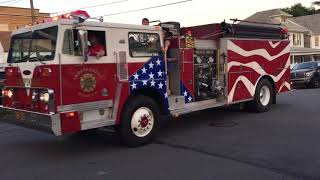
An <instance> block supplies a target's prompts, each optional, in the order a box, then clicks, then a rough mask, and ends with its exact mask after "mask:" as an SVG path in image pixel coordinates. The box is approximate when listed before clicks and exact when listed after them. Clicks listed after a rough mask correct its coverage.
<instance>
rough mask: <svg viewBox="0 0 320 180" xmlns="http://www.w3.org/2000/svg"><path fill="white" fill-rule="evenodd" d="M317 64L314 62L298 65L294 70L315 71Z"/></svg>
mask: <svg viewBox="0 0 320 180" xmlns="http://www.w3.org/2000/svg"><path fill="white" fill-rule="evenodd" d="M314 68H315V64H314V63H313V62H310V63H301V64H297V65H295V66H294V68H293V70H298V69H314Z"/></svg>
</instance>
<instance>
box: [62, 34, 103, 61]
mask: <svg viewBox="0 0 320 180" xmlns="http://www.w3.org/2000/svg"><path fill="white" fill-rule="evenodd" d="M88 45H89V52H88V55H89V56H95V54H96V53H97V52H103V53H102V56H106V55H107V49H106V33H105V31H90V30H89V31H88ZM62 53H63V54H69V55H73V56H81V50H80V47H79V40H78V30H77V29H68V30H66V31H65V32H64V38H63V47H62Z"/></svg>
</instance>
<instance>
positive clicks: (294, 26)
mask: <svg viewBox="0 0 320 180" xmlns="http://www.w3.org/2000/svg"><path fill="white" fill-rule="evenodd" d="M277 16H284V17H288V18H290V17H292V15H291V14H288V13H286V12H284V11H282V10H281V9H271V10H267V11H261V12H257V13H255V14H254V15H252V16H250V17H248V18H247V19H245V20H246V21H251V22H260V23H269V24H275V25H277V24H280V22H279V21H277V20H276V19H273V17H277ZM281 26H283V27H286V28H288V30H289V31H297V32H308V31H310V30H309V29H307V28H305V27H303V26H301V25H299V24H298V23H296V22H293V21H292V20H291V18H290V19H288V21H287V22H286V23H282V24H281Z"/></svg>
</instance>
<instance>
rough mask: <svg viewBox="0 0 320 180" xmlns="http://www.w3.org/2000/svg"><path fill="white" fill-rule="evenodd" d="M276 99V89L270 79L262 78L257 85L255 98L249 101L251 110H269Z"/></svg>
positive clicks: (260, 111)
mask: <svg viewBox="0 0 320 180" xmlns="http://www.w3.org/2000/svg"><path fill="white" fill-rule="evenodd" d="M273 99H274V89H273V88H272V84H271V82H270V81H269V80H268V79H262V80H260V82H259V83H258V85H257V88H256V91H255V94H254V99H253V101H250V102H249V110H250V111H252V112H257V113H262V112H266V111H269V110H270V108H271V105H272V103H273V102H274V101H273Z"/></svg>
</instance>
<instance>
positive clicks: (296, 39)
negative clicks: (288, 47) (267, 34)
mask: <svg viewBox="0 0 320 180" xmlns="http://www.w3.org/2000/svg"><path fill="white" fill-rule="evenodd" d="M292 40H293V45H294V46H301V45H302V42H301V41H302V38H301V34H293V39H292Z"/></svg>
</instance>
